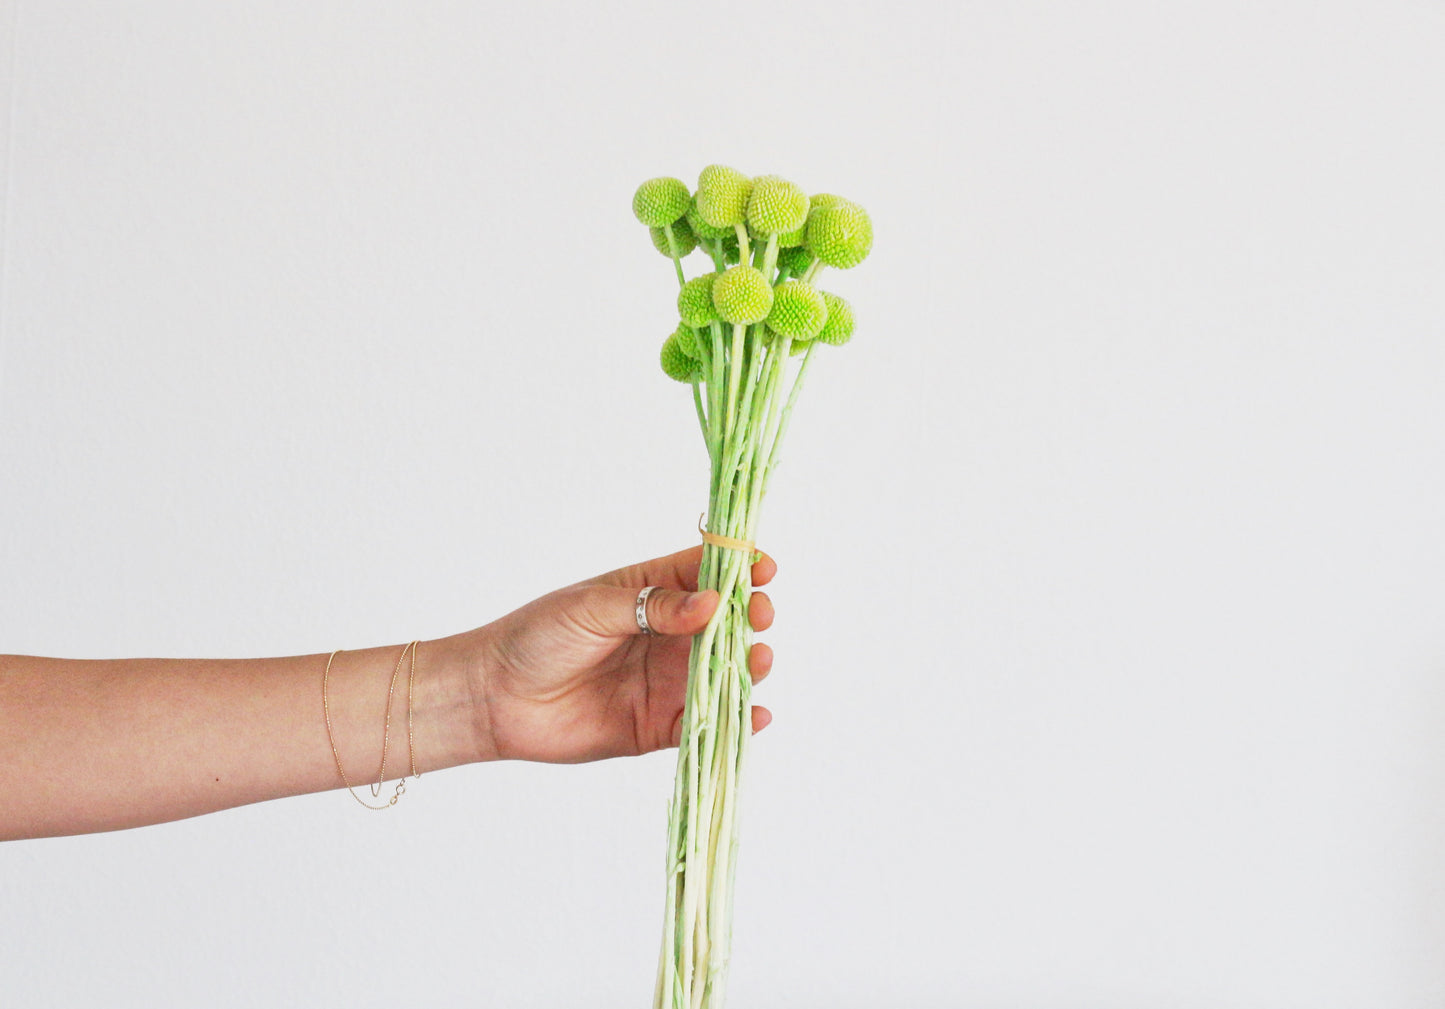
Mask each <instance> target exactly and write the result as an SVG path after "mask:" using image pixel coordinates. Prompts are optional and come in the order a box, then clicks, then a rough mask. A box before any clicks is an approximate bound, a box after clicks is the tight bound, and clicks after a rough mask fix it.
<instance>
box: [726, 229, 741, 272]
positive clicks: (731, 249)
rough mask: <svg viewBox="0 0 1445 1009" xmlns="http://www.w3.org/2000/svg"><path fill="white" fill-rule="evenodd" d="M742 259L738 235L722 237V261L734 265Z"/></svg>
mask: <svg viewBox="0 0 1445 1009" xmlns="http://www.w3.org/2000/svg"><path fill="white" fill-rule="evenodd" d="M742 261H743V250H742V248H741V247H739V245H738V236H737V235H733V236H732V238H724V239H723V262H724V263H727V264H728V265H729V266H735V265H736V264H738V263H741V262H742Z"/></svg>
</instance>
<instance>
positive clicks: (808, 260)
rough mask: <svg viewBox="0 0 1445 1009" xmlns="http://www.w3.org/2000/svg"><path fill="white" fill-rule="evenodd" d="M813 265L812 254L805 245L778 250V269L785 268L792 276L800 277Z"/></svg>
mask: <svg viewBox="0 0 1445 1009" xmlns="http://www.w3.org/2000/svg"><path fill="white" fill-rule="evenodd" d="M812 265H813V254H812V253H811V252H809V251H808V249H807V247H806V246H802V245H799V246H797V247H796V248H792V249H780V250H778V269H780V270H784V269H785V270H787V271H788V275H789V276H792V277H801V276H802V275H803V274H804V273H806V272H807V271H808V267H810V266H812Z"/></svg>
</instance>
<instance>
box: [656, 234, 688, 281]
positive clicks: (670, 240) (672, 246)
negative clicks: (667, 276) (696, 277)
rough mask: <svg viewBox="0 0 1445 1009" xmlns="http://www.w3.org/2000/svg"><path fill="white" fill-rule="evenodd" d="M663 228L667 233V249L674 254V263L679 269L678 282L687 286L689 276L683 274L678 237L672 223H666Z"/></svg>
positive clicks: (670, 253)
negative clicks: (678, 251)
mask: <svg viewBox="0 0 1445 1009" xmlns="http://www.w3.org/2000/svg"><path fill="white" fill-rule="evenodd" d="M662 230H663V231H664V232H665V233H666V234H667V251H668V254H669V255H671V256H672V265H673V266H674V267H676V269H677V284H678V286H679V287H686V286H687V278H686V277H684V276H683V275H682V257H681V256H679V255H678V254H677V239H676V238H675V237H674V236H673V234H672V225H671V224H664V225H663V226H662Z"/></svg>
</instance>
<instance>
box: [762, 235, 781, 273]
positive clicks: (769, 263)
mask: <svg viewBox="0 0 1445 1009" xmlns="http://www.w3.org/2000/svg"><path fill="white" fill-rule="evenodd" d="M777 265H778V236H777V234H776V233H774V234H771V235H769V236H768V247H767V251H766V252H764V253H763V276H764V277H767V278H768V283H770V284H771V283H772V282H773V268H774V267H775V266H777Z"/></svg>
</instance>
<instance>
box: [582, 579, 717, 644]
mask: <svg viewBox="0 0 1445 1009" xmlns="http://www.w3.org/2000/svg"><path fill="white" fill-rule="evenodd" d="M639 592H640V590H638V589H629V588H622V587H620V586H615V585H588V586H586V588H585V589H584V590H583V592H582V593H581V595H580V597H579V599H578V612H577V613H576V617H577V620H578V622H579V623H581V624H582V625H583V626H585V627H586V628H587V629H588V630H591V631H593V632H594V633H596V634H600V635H602V636H603V637H609V638H621V637H627V636H628V635H632V634H641V633H642V628H641V627H640V626H638V623H637V596H638V594H639ZM717 604H718V594H717V592H715V591H714V590H712V589H708V590H707V591H705V592H680V591H677V590H675V589H653V590H652V591H651V592H650V593H649V594H648V596H647V625H648V626H649V627H651V628H652V631H653V633H654V634H697V633H698V632H699V631H701V630H702V629H703V628H704V627H706V626H707V622H708V621H709V620H710V619H712V615H713V613H714V612H715V611H716V610H717Z"/></svg>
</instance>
